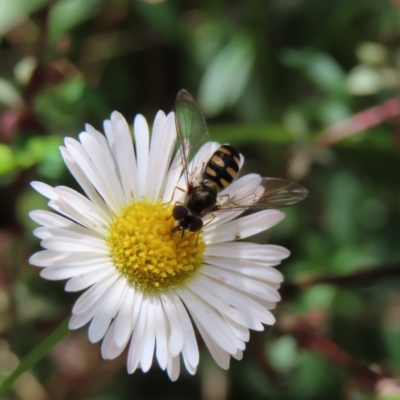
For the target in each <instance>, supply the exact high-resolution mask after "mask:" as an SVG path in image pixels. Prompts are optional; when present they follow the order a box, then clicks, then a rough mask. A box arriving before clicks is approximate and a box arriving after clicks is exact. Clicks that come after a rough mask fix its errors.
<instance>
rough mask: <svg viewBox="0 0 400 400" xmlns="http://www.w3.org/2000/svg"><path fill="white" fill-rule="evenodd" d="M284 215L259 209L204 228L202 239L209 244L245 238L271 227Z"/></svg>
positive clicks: (279, 212) (276, 211)
mask: <svg viewBox="0 0 400 400" xmlns="http://www.w3.org/2000/svg"><path fill="white" fill-rule="evenodd" d="M284 217H285V214H284V213H283V212H281V211H278V210H264V211H260V212H257V213H254V214H251V215H248V216H246V217H242V218H238V219H235V220H234V221H231V222H228V223H226V224H223V225H219V226H217V227H216V228H215V229H213V230H209V231H207V230H206V231H205V232H204V235H203V240H204V242H205V243H206V244H209V243H220V242H229V241H232V240H239V239H245V238H247V237H249V236H253V235H255V234H257V233H259V232H262V231H264V230H266V229H269V228H271V227H272V226H274V225H276V224H277V223H278V222H279V221H281V220H282V219H283V218H284Z"/></svg>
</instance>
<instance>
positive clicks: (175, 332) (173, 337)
mask: <svg viewBox="0 0 400 400" xmlns="http://www.w3.org/2000/svg"><path fill="white" fill-rule="evenodd" d="M160 299H161V301H162V305H163V308H164V311H165V317H166V319H167V320H168V322H169V326H170V337H169V342H168V349H169V352H170V354H171V356H172V357H176V356H177V355H178V354H179V353H180V352H181V351H182V349H183V343H184V333H183V328H182V324H181V321H180V318H179V313H178V310H177V309H176V306H175V302H174V298H173V296H172V295H171V294H169V293H161V294H160Z"/></svg>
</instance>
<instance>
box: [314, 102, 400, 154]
mask: <svg viewBox="0 0 400 400" xmlns="http://www.w3.org/2000/svg"><path fill="white" fill-rule="evenodd" d="M398 116H400V97H394V98H392V99H390V100H387V101H385V102H384V103H382V104H381V105H378V106H375V107H371V108H367V109H366V110H364V111H361V112H360V113H358V114H355V115H353V116H352V117H351V118H349V119H346V120H345V121H342V122H339V123H338V124H335V125H333V126H331V127H329V128H327V129H326V130H325V131H323V132H322V133H321V134H320V135H319V136H318V137H317V139H316V143H317V145H318V146H320V147H330V146H332V145H334V144H336V143H337V142H340V141H341V140H343V139H346V138H348V137H350V136H353V135H355V134H356V133H359V132H362V131H365V130H367V129H370V128H372V127H374V126H376V125H379V124H381V123H382V122H385V121H387V120H389V119H392V118H396V117H398Z"/></svg>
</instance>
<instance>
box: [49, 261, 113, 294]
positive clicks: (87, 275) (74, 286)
mask: <svg viewBox="0 0 400 400" xmlns="http://www.w3.org/2000/svg"><path fill="white" fill-rule="evenodd" d="M50 269H51V268H50ZM77 269H78V268H73V269H72V271H73V272H74V277H73V278H71V279H70V280H69V281H68V282H67V284H66V285H65V291H66V292H77V291H79V290H83V289H87V288H88V287H90V286H92V285H93V284H95V283H96V282H97V281H99V280H101V279H104V278H106V277H107V276H111V275H113V274H114V273H115V269H114V267H113V266H112V265H103V266H97V265H96V266H94V267H85V269H84V270H83V269H82V270H81V272H80V273H79V274H78V273H76V272H75V270H77ZM46 270H49V268H47V269H46ZM42 276H43V275H42ZM47 279H49V278H47Z"/></svg>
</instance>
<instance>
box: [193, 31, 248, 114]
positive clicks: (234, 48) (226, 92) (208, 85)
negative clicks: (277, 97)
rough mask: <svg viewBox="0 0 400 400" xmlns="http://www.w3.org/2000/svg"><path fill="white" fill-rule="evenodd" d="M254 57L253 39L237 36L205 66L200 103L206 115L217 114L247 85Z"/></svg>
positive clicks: (229, 104) (237, 96)
mask: <svg viewBox="0 0 400 400" xmlns="http://www.w3.org/2000/svg"><path fill="white" fill-rule="evenodd" d="M254 60H255V49H254V46H253V44H252V42H251V41H250V39H249V38H248V37H247V36H245V35H243V34H240V35H236V36H234V37H233V38H232V39H231V41H230V42H229V43H228V44H227V45H226V46H225V47H223V48H222V49H221V50H220V51H219V52H218V53H217V55H216V56H215V57H214V59H213V60H212V61H211V63H210V64H209V66H208V68H207V69H206V71H205V73H204V76H203V78H202V80H201V83H200V88H199V103H200V105H201V108H202V110H203V111H204V114H206V115H208V116H212V115H216V114H218V113H220V112H221V111H222V110H224V109H226V108H228V107H231V106H232V105H234V104H235V103H236V101H237V100H238V99H239V97H240V95H241V94H242V93H243V90H244V89H245V87H246V84H247V82H248V79H249V77H250V73H251V71H252V69H253V65H254Z"/></svg>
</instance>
